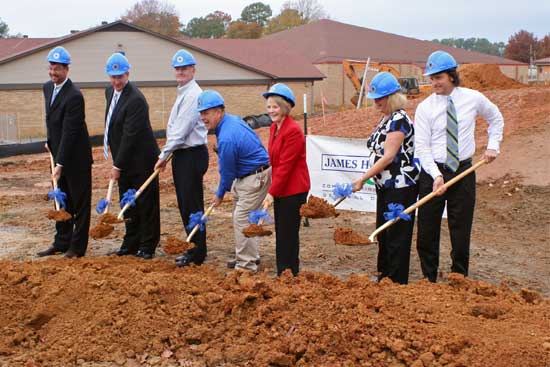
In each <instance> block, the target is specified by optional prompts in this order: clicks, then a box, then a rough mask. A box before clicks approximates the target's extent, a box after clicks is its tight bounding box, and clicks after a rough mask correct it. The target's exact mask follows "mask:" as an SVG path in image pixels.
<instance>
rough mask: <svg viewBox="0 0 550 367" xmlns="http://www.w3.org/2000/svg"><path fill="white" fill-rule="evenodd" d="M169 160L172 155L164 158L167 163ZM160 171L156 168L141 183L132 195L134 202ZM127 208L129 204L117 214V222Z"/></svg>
mask: <svg viewBox="0 0 550 367" xmlns="http://www.w3.org/2000/svg"><path fill="white" fill-rule="evenodd" d="M170 159H172V153H170V154H169V155H168V157H167V158H166V162H168V161H169V160H170ZM160 171H161V168H157V169H156V170H154V171H153V173H152V174H151V176H149V178H148V179H147V180H146V181H145V182H144V183H143V185H141V186H140V187H139V189H138V190H137V191H136V194H135V195H134V201H136V200H137V198H138V197H139V196H140V195H141V194H142V193H143V191H145V189H146V188H147V186H149V184H150V183H151V182H153V180H154V179H155V178H156V177H157V176H158V175H159V173H160ZM129 207H130V203H127V204H126V205H124V208H122V210H121V211H120V212H119V213H118V220H122V218H123V217H124V213H125V212H126V210H128V208H129Z"/></svg>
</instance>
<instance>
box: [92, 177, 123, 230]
mask: <svg viewBox="0 0 550 367" xmlns="http://www.w3.org/2000/svg"><path fill="white" fill-rule="evenodd" d="M114 184H115V180H113V179H111V180H109V188H108V189H107V197H106V198H105V199H101V200H100V203H101V201H102V200H105V201H106V205H105V209H104V210H103V212H102V213H101V216H100V217H99V223H98V224H97V225H96V226H95V227H94V228H92V229H91V230H90V235H91V236H92V238H93V239H98V238H103V237H106V236H108V235H109V234H111V232H113V230H114V229H115V227H113V226H112V225H111V223H117V222H118V219H117V218H116V217H115V216H114V215H112V214H108V213H109V206H110V204H111V195H112V193H113V186H114ZM98 205H99V204H98Z"/></svg>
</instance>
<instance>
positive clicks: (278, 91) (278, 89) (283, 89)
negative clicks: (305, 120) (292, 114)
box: [262, 83, 296, 107]
mask: <svg viewBox="0 0 550 367" xmlns="http://www.w3.org/2000/svg"><path fill="white" fill-rule="evenodd" d="M273 95H275V96H280V97H283V98H284V99H286V100H287V101H288V102H289V103H290V105H291V106H292V107H294V106H295V105H296V99H294V93H292V90H291V89H290V88H289V87H287V86H286V84H283V83H277V84H273V85H272V86H271V88H269V90H268V91H267V92H265V93H264V94H262V96H264V98H267V97H269V96H273Z"/></svg>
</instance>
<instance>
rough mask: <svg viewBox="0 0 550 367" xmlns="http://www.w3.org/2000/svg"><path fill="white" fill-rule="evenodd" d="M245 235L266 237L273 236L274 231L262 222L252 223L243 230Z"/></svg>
mask: <svg viewBox="0 0 550 367" xmlns="http://www.w3.org/2000/svg"><path fill="white" fill-rule="evenodd" d="M242 232H243V234H244V236H245V237H264V236H271V235H272V234H273V232H272V231H271V230H269V229H268V228H267V227H266V226H263V225H261V224H256V223H251V224H249V225H248V226H246V227H245V228H243V230H242Z"/></svg>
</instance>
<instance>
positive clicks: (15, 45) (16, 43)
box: [0, 38, 56, 60]
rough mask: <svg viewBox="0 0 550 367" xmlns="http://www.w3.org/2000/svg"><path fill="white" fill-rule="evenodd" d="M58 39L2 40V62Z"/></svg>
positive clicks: (0, 42)
mask: <svg viewBox="0 0 550 367" xmlns="http://www.w3.org/2000/svg"><path fill="white" fill-rule="evenodd" d="M55 39H56V38H0V60H2V59H6V58H8V57H10V56H13V55H16V54H19V53H22V52H25V51H29V50H32V49H34V48H36V47H38V46H40V45H43V44H47V43H50V42H52V40H55Z"/></svg>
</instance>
